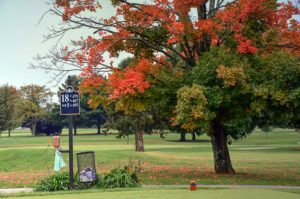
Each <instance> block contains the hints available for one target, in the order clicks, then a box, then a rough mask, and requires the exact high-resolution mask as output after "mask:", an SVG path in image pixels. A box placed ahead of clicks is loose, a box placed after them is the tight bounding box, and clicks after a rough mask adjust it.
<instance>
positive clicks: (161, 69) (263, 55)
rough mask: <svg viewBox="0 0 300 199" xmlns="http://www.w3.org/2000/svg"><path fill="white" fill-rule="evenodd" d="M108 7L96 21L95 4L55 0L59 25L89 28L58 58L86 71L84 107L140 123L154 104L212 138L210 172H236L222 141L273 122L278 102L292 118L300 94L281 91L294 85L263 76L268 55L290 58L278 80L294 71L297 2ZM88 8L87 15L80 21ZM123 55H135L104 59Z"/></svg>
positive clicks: (180, 1) (214, 0)
mask: <svg viewBox="0 0 300 199" xmlns="http://www.w3.org/2000/svg"><path fill="white" fill-rule="evenodd" d="M111 2H112V5H113V6H114V7H115V11H116V14H115V15H114V16H112V17H110V18H106V19H101V18H100V19H99V18H97V17H94V16H95V15H97V13H98V11H99V10H100V12H101V9H102V5H101V1H96V0H74V1H70V0H56V6H57V7H58V9H60V12H57V13H58V14H59V15H60V16H61V17H62V19H63V20H64V21H65V22H69V23H75V24H76V25H78V26H84V27H86V28H89V29H91V30H92V31H93V34H91V35H89V36H87V37H86V38H81V40H80V41H76V42H74V41H73V48H71V47H70V48H69V47H66V48H65V50H64V51H63V54H64V59H65V60H76V63H77V64H78V65H79V66H81V67H83V69H82V73H81V76H82V77H83V78H84V81H83V83H82V85H81V89H82V91H83V92H87V93H89V94H90V97H91V99H90V105H91V106H93V107H97V106H98V105H99V104H100V103H107V104H109V103H112V104H114V105H115V106H116V110H117V111H120V110H121V111H124V112H125V114H127V113H128V114H129V113H130V114H131V115H135V116H136V117H137V118H138V117H139V116H140V115H141V113H145V112H147V111H148V115H151V114H153V112H155V110H156V111H157V109H158V108H157V107H155V106H154V105H153V104H155V103H156V104H159V105H161V107H159V109H160V110H159V111H161V112H163V111H162V110H164V114H163V117H164V118H160V120H168V121H169V122H170V123H171V124H173V127H174V128H181V129H184V130H185V131H190V132H192V131H194V132H195V131H200V130H201V131H205V132H207V133H208V134H209V135H210V136H211V138H212V146H213V150H214V155H215V156H214V158H215V169H216V172H217V173H234V170H233V168H232V166H231V161H230V156H229V152H228V147H227V143H228V142H229V140H228V139H229V138H232V139H239V138H241V137H244V136H246V135H247V134H248V133H250V132H251V131H252V130H253V128H254V126H255V125H259V124H260V122H261V120H264V121H267V120H273V119H274V118H272V117H273V116H274V115H278V114H277V113H276V114H275V113H273V112H272V111H274V110H277V109H280V108H282V107H278V106H279V105H283V106H285V107H284V109H283V110H290V111H291V112H290V113H287V114H289V115H288V116H286V117H285V118H289V119H290V120H291V118H293V117H295V115H296V114H297V113H294V110H299V109H297V107H296V104H294V103H293V102H286V101H288V99H298V97H299V96H298V91H295V94H293V96H289V94H288V92H289V91H290V90H291V89H292V88H294V87H297V85H298V82H297V81H298V80H294V79H293V80H289V81H286V82H283V83H282V84H279V83H278V82H279V81H278V82H275V83H274V82H273V80H270V79H269V76H271V75H274V74H273V73H280V74H281V73H282V70H281V66H280V65H279V64H278V63H275V62H274V63H273V62H272V59H270V57H274V54H276V55H280V56H281V57H279V58H278V62H280V63H281V62H282V60H285V59H281V58H283V57H284V56H286V57H287V58H288V60H290V62H287V63H285V64H288V65H289V66H290V67H291V68H292V69H293V70H295V71H293V72H291V71H292V70H291V71H289V73H284V74H282V75H283V76H284V75H286V74H289V75H291V76H292V75H295V76H297V74H298V73H297V71H298V68H297V67H298V65H297V63H296V62H295V60H296V59H295V57H296V58H299V55H300V29H299V28H300V24H299V21H297V20H296V19H297V15H299V14H300V12H299V8H298V7H297V5H295V4H293V3H292V2H290V1H287V2H286V3H278V2H277V1H275V0H235V1H234V0H232V1H218V0H153V1H151V2H148V4H145V3H143V2H144V1H141V2H138V1H128V0H111ZM137 2H138V3H137ZM90 12H91V13H92V14H93V15H92V16H93V17H90V18H88V17H82V16H88V13H90ZM100 12H99V13H100ZM80 14H82V15H80ZM124 52H125V53H127V54H129V56H130V57H131V58H132V60H131V61H130V62H129V63H128V64H127V66H125V67H117V66H116V63H114V62H110V63H108V61H107V60H105V59H107V58H108V57H109V58H119V57H120V55H121V53H124ZM269 73H270V75H269ZM271 73H272V74H271ZM276 75H277V74H276ZM279 79H280V80H281V79H282V78H279ZM289 79H291V78H289ZM298 79H299V78H298ZM282 81H284V79H283V80H282ZM174 82H175V83H174ZM172 83H173V85H172ZM170 85H171V86H170ZM278 85H280V86H281V87H280V86H278ZM277 87H278V88H277ZM174 88H175V89H174ZM167 89H168V90H167ZM268 89H269V90H268ZM296 90H297V89H296ZM166 93H167V94H166ZM261 93H263V94H261ZM262 96H263V97H262ZM283 99H286V101H284V100H283ZM151 100H152V101H151ZM174 101H175V102H174ZM279 101H280V102H279ZM271 102H272V103H271ZM273 106H274V107H273ZM135 107H136V108H135ZM137 107H138V108H137ZM294 108H295V109H294ZM153 110H154V111H153ZM256 110H259V111H260V112H257V111H256ZM263 110H264V111H265V113H263ZM166 112H167V114H165V113H166ZM270 112H272V113H270ZM296 112H297V111H296ZM134 113H135V114H134ZM264 114H265V115H264ZM148 115H147V116H148ZM299 117H300V116H299ZM275 119H277V118H275ZM281 119H282V118H281ZM278 120H280V119H278ZM299 120H300V119H299ZM286 121H288V119H286V120H285V122H286ZM286 123H287V122H286ZM136 124H137V125H136V129H137V131H138V132H139V133H140V134H139V135H137V134H136V138H137V137H139V136H140V138H142V125H141V123H138V122H137V123H136ZM268 124H269V123H268ZM287 125H289V124H287ZM170 126H171V125H170ZM142 150H144V149H142Z"/></svg>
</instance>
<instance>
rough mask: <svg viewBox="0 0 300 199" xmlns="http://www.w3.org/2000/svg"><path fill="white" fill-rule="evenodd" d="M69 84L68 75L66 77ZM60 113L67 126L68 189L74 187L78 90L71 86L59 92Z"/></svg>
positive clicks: (78, 112)
mask: <svg viewBox="0 0 300 199" xmlns="http://www.w3.org/2000/svg"><path fill="white" fill-rule="evenodd" d="M68 84H69V85H70V76H69V77H68ZM60 114H61V115H66V116H67V119H68V126H69V150H68V151H65V152H69V176H70V189H73V188H74V171H73V168H74V167H73V165H74V164H73V115H79V114H80V96H79V92H78V91H75V90H74V89H73V88H72V87H71V86H68V87H67V89H66V90H65V91H63V92H61V93H60Z"/></svg>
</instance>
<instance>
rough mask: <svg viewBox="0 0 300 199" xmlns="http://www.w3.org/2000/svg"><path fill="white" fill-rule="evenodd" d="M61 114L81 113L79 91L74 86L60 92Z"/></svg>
mask: <svg viewBox="0 0 300 199" xmlns="http://www.w3.org/2000/svg"><path fill="white" fill-rule="evenodd" d="M60 114H61V115H79V114H80V97H79V92H78V91H74V89H73V88H72V87H67V89H66V90H65V91H63V92H61V93H60Z"/></svg>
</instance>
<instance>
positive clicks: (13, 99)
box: [0, 85, 20, 136]
mask: <svg viewBox="0 0 300 199" xmlns="http://www.w3.org/2000/svg"><path fill="white" fill-rule="evenodd" d="M18 102H19V95H18V92H17V90H16V88H14V87H13V86H9V85H3V86H0V133H1V132H2V131H6V130H7V131H8V136H10V133H11V131H12V130H13V129H14V128H16V127H17V126H18V125H19V124H20V121H19V120H18V117H17V104H18Z"/></svg>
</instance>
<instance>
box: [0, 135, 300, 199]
mask: <svg viewBox="0 0 300 199" xmlns="http://www.w3.org/2000/svg"><path fill="white" fill-rule="evenodd" d="M95 132H96V130H95V129H79V131H78V133H79V134H80V135H78V136H75V137H74V150H75V152H80V151H87V150H93V151H95V152H96V164H97V171H98V172H99V173H100V174H101V173H104V172H107V171H109V170H110V169H112V168H114V167H117V166H120V165H123V163H124V161H125V160H128V159H135V160H140V161H141V162H142V165H143V169H144V172H143V179H142V180H143V184H188V183H189V181H190V180H191V179H196V180H197V182H198V183H199V184H261V185H263V184H265V185H300V133H296V132H295V131H293V130H280V129H279V130H275V131H273V132H271V133H269V134H268V135H267V136H266V135H265V133H262V132H261V131H256V132H254V133H252V134H251V135H250V136H249V137H248V138H246V139H243V140H239V141H236V142H233V143H232V145H230V154H231V159H232V163H233V166H234V168H235V170H236V172H237V174H236V175H215V174H214V170H213V155H212V150H211V144H210V140H209V138H208V137H207V136H200V137H197V142H185V143H180V142H178V141H177V140H178V139H179V135H178V134H168V135H166V138H165V139H162V138H160V137H159V135H145V150H146V152H144V153H141V152H139V153H138V152H135V151H134V136H130V138H129V142H128V143H127V139H126V138H121V139H116V138H115V135H108V136H103V135H88V134H91V133H95ZM61 137H62V138H61V141H62V146H63V147H64V148H67V146H68V145H67V142H68V137H67V136H66V131H64V133H63V135H62V136H61ZM187 138H188V139H190V138H191V137H189V136H188V137H187ZM51 140H52V137H47V136H39V137H31V136H30V133H29V132H28V131H27V132H26V131H17V132H14V133H12V137H9V138H8V137H6V134H5V133H4V134H2V135H1V136H0V187H1V188H3V187H34V184H35V183H36V182H37V181H38V180H39V179H41V178H42V177H44V176H46V175H50V174H52V173H53V171H52V170H53V161H54V149H53V148H52V146H48V141H51ZM64 159H65V162H66V163H67V162H68V157H67V155H66V154H64ZM75 160H76V158H75ZM75 166H76V165H75ZM75 171H77V168H75ZM190 194H193V193H190ZM262 198H263V197H262Z"/></svg>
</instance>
